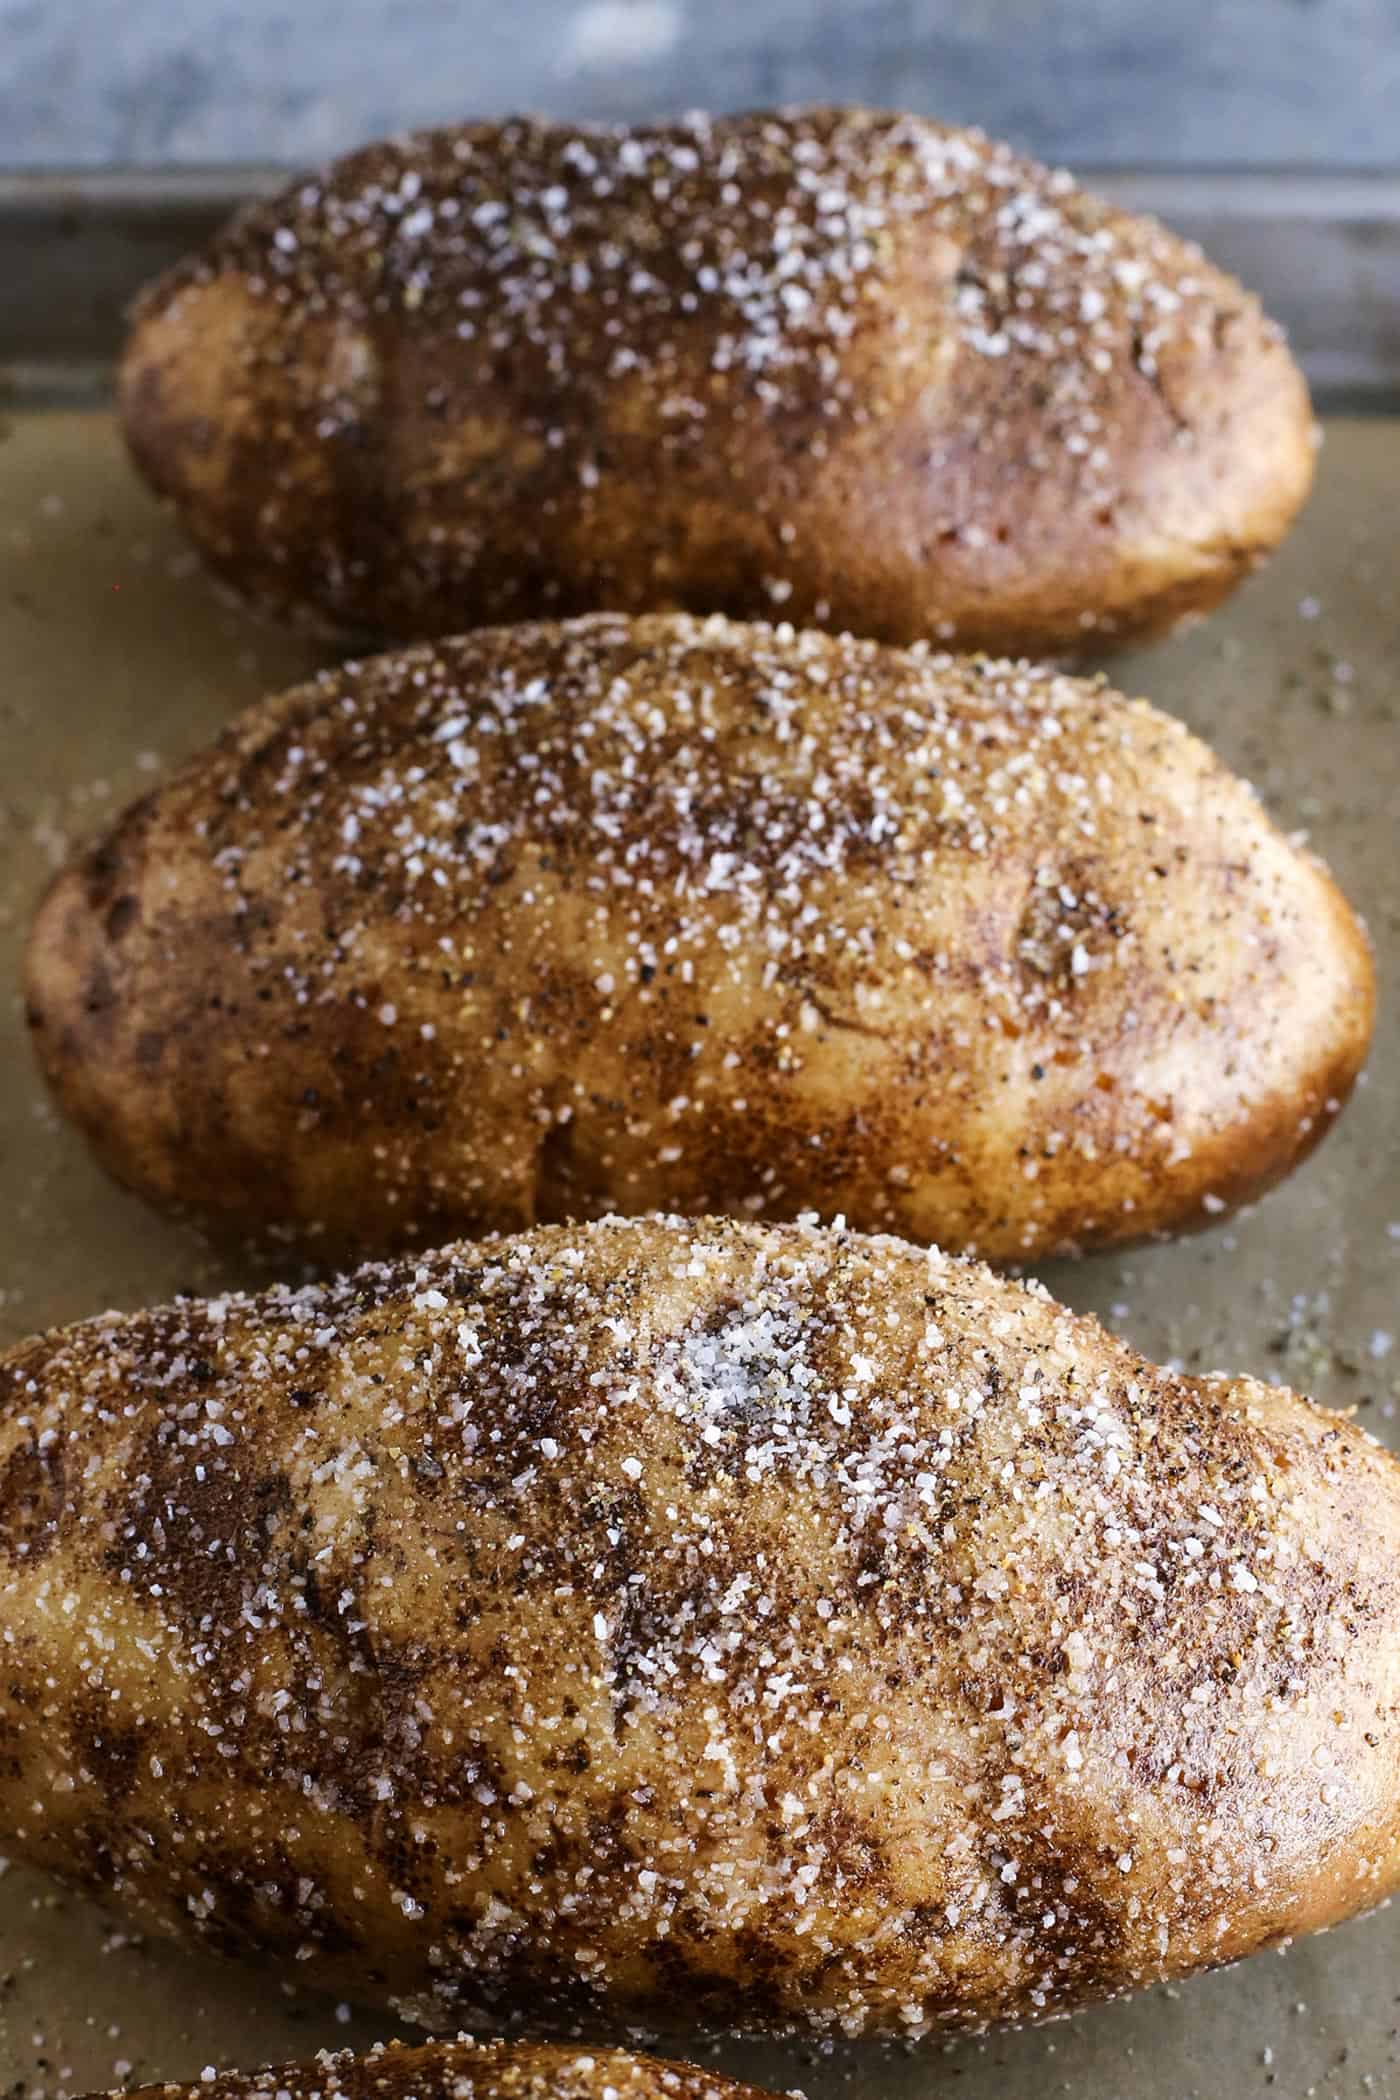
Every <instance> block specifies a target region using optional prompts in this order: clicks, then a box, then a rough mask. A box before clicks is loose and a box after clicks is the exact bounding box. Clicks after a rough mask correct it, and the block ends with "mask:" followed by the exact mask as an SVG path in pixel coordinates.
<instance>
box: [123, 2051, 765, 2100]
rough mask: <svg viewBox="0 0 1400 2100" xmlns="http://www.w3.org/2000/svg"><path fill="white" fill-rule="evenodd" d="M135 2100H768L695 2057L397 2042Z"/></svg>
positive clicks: (140, 2091) (226, 2075)
mask: <svg viewBox="0 0 1400 2100" xmlns="http://www.w3.org/2000/svg"><path fill="white" fill-rule="evenodd" d="M123 2090H124V2091H125V2092H127V2093H129V2094H131V2096H132V2100H772V2096H771V2095H769V2094H766V2093H763V2092H761V2091H760V2090H759V2089H758V2088H757V2087H755V2086H751V2085H739V2084H736V2083H735V2081H734V2080H733V2079H732V2078H725V2077H723V2076H722V2075H721V2074H720V2073H719V2072H718V2071H711V2070H704V2069H702V2068H701V2067H700V2066H698V2065H696V2064H676V2063H663V2062H662V2061H660V2060H659V2059H658V2058H657V2057H654V2056H635V2055H633V2054H632V2053H631V2052H630V2051H627V2050H623V2049H592V2050H583V2049H568V2048H560V2047H551V2046H549V2045H548V2044H547V2043H536V2042H516V2043H502V2042H476V2041H472V2040H469V2039H467V2038H466V2037H465V2036H461V2037H459V2038H458V2039H457V2040H456V2041H455V2042H430V2043H427V2044H425V2045H424V2046H423V2047H422V2048H418V2049H407V2048H403V2047H401V2046H399V2045H398V2044H394V2045H392V2046H391V2047H389V2048H380V2049H371V2050H369V2051H367V2052H366V2053H365V2054H364V2055H363V2056H355V2055H352V2054H351V2053H350V2052H349V2051H348V2050H337V2051H334V2052H332V2051H330V2050H322V2052H321V2053H320V2055H319V2056H317V2057H316V2058H315V2060H314V2061H313V2062H310V2063H300V2064H273V2065H270V2066H268V2068H267V2069H265V2070H261V2071H225V2072H223V2073H221V2074H220V2075H219V2076H217V2077H215V2076H213V2075H212V2074H211V2073H210V2072H206V2073H205V2075H204V2077H203V2078H202V2079H200V2080H199V2081H198V2083H196V2084H193V2085H178V2084H167V2085H146V2086H138V2087H135V2088H132V2087H130V2086H127V2087H125V2088H124V2089H123Z"/></svg>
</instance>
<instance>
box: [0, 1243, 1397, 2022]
mask: <svg viewBox="0 0 1400 2100" xmlns="http://www.w3.org/2000/svg"><path fill="white" fill-rule="evenodd" d="M0 1378H2V1379H3V1383H4V1387H5V1394H4V1407H3V1416H0V1482H3V1489H2V1490H0V1493H2V1494H3V1500H2V1501H0V1548H2V1549H3V1556H4V1579H3V1584H0V1643H3V1647H4V1654H5V1669H4V1672H3V1679H0V1742H3V1748H4V1762H3V1764H2V1765H0V1831H3V1833H4V1838H5V1842H6V1844H7V1846H13V1848H14V1849H15V1850H17V1851H18V1852H20V1853H21V1854H22V1855H24V1856H26V1857H28V1858H32V1859H34V1860H36V1861H38V1862H39V1863H41V1864H45V1865H48V1866H50V1867H53V1868H55V1869H57V1870H59V1871H60V1872H62V1873H66V1874H68V1875H70V1876H72V1877H75V1878H76V1879H78V1880H80V1881H83V1882H86V1883H90V1884H93V1885H96V1886H98V1887H102V1888H105V1889H107V1890H109V1891H110V1892H111V1893H112V1894H114V1895H115V1896H117V1897H119V1898H120V1899H121V1900H122V1901H123V1902H124V1903H126V1904H127V1905H129V1906H130V1907H131V1908H132V1909H133V1910H134V1911H135V1912H136V1913H137V1914H138V1915H139V1916H141V1917H144V1918H147V1919H150V1920H153V1921H155V1922H157V1923H159V1924H162V1925H166V1926H173V1927H176V1928H179V1929H183V1930H187V1931H194V1932H197V1933H200V1934H202V1935H204V1936H205V1937H207V1938H208V1939H209V1940H211V1941H212V1942H213V1943H214V1944H215V1945H217V1946H220V1947H222V1948H225V1949H229V1950H237V1949H240V1948H249V1947H252V1946H263V1947H267V1948H270V1949H272V1950H273V1951H274V1952H278V1953H280V1954H281V1955H283V1956H284V1957H285V1958H287V1959H290V1960H295V1961H297V1962H300V1963H302V1964H304V1968H303V1971H302V1973H303V1974H304V1975H305V1976H306V1978H307V1980H308V1981H316V1980H320V1981H324V1982H328V1983H331V1984H332V1985H334V1986H335V1987H337V1988H341V1989H344V1991H345V1992H346V1994H347V1995H348V1996H350V1997H353V1998H357V1999H359V2000H361V2001H362V2002H368V2001H375V2000H377V2001H381V2002H382V2001H386V2000H387V2001H390V2002H392V2003H393V2004H395V2005H396V2006H397V2007H398V2008H400V2009H401V2010H404V2011H406V2012H407V2013H408V2014H409V2016H411V2017H414V2018H417V2019H420V2020H421V2021H423V2022H424V2023H425V2024H430V2025H431V2024H437V2025H453V2024H456V2023H457V2022H458V2021H459V2020H460V2019H461V2018H463V2017H464V2016H467V2017H476V2016H478V2015H483V2016H485V2017H487V2018H489V2019H490V2020H491V2021H492V2022H493V2023H500V2022H504V2021H507V2020H509V2019H510V2018H511V2017H512V2016H515V2015H524V2016H528V2017H529V2018H530V2019H532V2020H535V2021H539V2020H541V2019H543V2018H546V2017H548V2016H550V2015H553V2016H557V2017H559V2018H563V2019H585V2020H586V2019H589V2018H592V2019H595V2020H602V2019H607V2020H608V2021H610V2022H612V2023H613V2024H614V2027H616V2025H617V2023H626V2022H635V2021H645V2022H649V2023H655V2024H658V2025H661V2026H663V2027H664V2026H667V2025H671V2026H691V2027H693V2026H695V2025H696V2024H713V2025H721V2026H726V2025H734V2026H739V2027H760V2028H761V2027H772V2028H776V2029H778V2030H786V2029H789V2028H793V2027H802V2026H806V2027H812V2028H816V2029H819V2030H829V2031H840V2032H844V2033H847V2034H861V2033H879V2032H903V2033H908V2034H919V2033H922V2032H924V2031H926V2030H928V2029H930V2028H939V2027H944V2026H954V2027H967V2026H974V2025H977V2024H979V2023H982V2022H985V2021H989V2020H1003V2019H1008V2018H1023V2017H1041V2016H1044V2015H1047V2014H1051V2013H1054V2012H1057V2011H1060V2010H1064V2009H1066V2008H1069V2007H1072V2006H1075V2005H1078V2004H1080V2003H1083V2002H1084V2001H1086V2000H1089V1999H1092V1998H1095V1997H1100V1996H1105V1995H1109V1994H1113V1993H1116V1992H1119V1991H1122V1990H1125V1989H1128V1988H1130V1987H1132V1986H1134V1985H1139V1984H1143V1983H1146V1982H1148V1981H1150V1980H1154V1979H1158V1978H1162V1977H1171V1976H1176V1975H1180V1974H1183V1973H1185V1972H1188V1971H1190V1970H1193V1969H1196V1968H1198V1967H1201V1966H1203V1965H1205V1964H1209V1963H1212V1962H1217V1961H1221V1960H1225V1959H1228V1958H1231V1957H1233V1956H1236V1955H1239V1954H1243V1953H1247V1952H1249V1951H1251V1950H1252V1949H1254V1948H1256V1947H1259V1946H1261V1945H1264V1944H1267V1943H1268V1942H1270V1941H1272V1940H1274V1939H1276V1938H1278V1937H1279V1936H1280V1935H1283V1934H1286V1933H1292V1932H1297V1931H1300V1930H1304V1929H1307V1928H1309V1927H1315V1926H1319V1925H1322V1924H1326V1923H1330V1922H1333V1921H1334V1920H1336V1919H1337V1918H1338V1917H1341V1916H1344V1915H1347V1914H1349V1913H1350V1912H1352V1911H1355V1910H1358V1909H1361V1908H1364V1907H1365V1906H1367V1905H1368V1904H1371V1903H1373V1902H1375V1901H1377V1900H1379V1899H1380V1898H1381V1897H1383V1896H1384V1895H1385V1894H1387V1893H1388V1892H1389V1891H1390V1890H1391V1889H1393V1888H1394V1887H1395V1886H1396V1884H1397V1881H1400V1554H1398V1553H1397V1546H1398V1545H1400V1470H1397V1467H1396V1462H1395V1460H1394V1459H1393V1458H1392V1457H1391V1456H1390V1455H1389V1454H1387V1453H1386V1452H1385V1451H1384V1450H1382V1448H1381V1447H1380V1446H1379V1445H1377V1444H1375V1443H1373V1442H1372V1441H1371V1440H1370V1439H1369V1438H1368V1437H1367V1436H1365V1435H1364V1434H1363V1433H1362V1432H1361V1431H1360V1430H1358V1429H1357V1428H1355V1427H1354V1426H1353V1425H1352V1424H1351V1423H1349V1422H1347V1421H1344V1420H1341V1419H1339V1418H1337V1417H1335V1416H1331V1415H1328V1414H1326V1413H1324V1412H1322V1411H1320V1410H1316V1409H1314V1408H1312V1407H1311V1406H1310V1405H1309V1403H1307V1402H1305V1401H1302V1400H1299V1399H1297V1398H1296V1397H1294V1396H1293V1395H1291V1394H1289V1393H1286V1392H1283V1391H1280V1390H1277V1389H1274V1388H1270V1387H1266V1386H1264V1385H1260V1384H1257V1383H1255V1382H1253V1381H1251V1380H1248V1379H1239V1380H1234V1381H1231V1380H1226V1379H1195V1378H1187V1377H1184V1376H1180V1375H1177V1374H1174V1373H1171V1372H1167V1371H1161V1370H1157V1369H1155V1368H1153V1367H1151V1366H1149V1365H1148V1364H1146V1363H1145V1362H1143V1360H1142V1359H1141V1358H1139V1357H1138V1356H1136V1355H1135V1354H1134V1352H1132V1351H1131V1350H1130V1349H1128V1348H1127V1347H1126V1346H1124V1345H1123V1344H1121V1343H1119V1342H1117V1341H1115V1340H1113V1339H1112V1338H1111V1337H1109V1336H1108V1335H1107V1334H1105V1333H1104V1331H1103V1330H1102V1329H1101V1328H1100V1327H1099V1326H1098V1325H1097V1324H1096V1323H1095V1322H1093V1321H1092V1320H1088V1319H1084V1318H1079V1317H1076V1316H1075V1315H1073V1314H1071V1313H1069V1312H1067V1311H1065V1310H1064V1309H1063V1308H1062V1307H1060V1306H1058V1305H1056V1304H1055V1303H1054V1301H1053V1300H1051V1299H1050V1298H1049V1297H1048V1296H1047V1295H1046V1294H1045V1293H1044V1292H1043V1291H1041V1290H1039V1289H1038V1288H1026V1287H1023V1286H1020V1285H1017V1284H1013V1283H1010V1282H1006V1281H1002V1280H999V1279H997V1278H996V1277H994V1276H993V1275H992V1274H991V1272H990V1271H988V1270H986V1269H984V1268H982V1267H980V1266H979V1265H977V1264H975V1263H968V1262H960V1261H955V1260H952V1259H950V1258H948V1257H946V1256H944V1255H942V1254H939V1253H937V1252H932V1251H921V1250H918V1249H915V1248H912V1247H909V1246H908V1245H906V1244H904V1243H902V1242H899V1241H895V1240H890V1239H870V1238H864V1237H862V1236H859V1235H854V1234H848V1233H845V1232H841V1231H825V1230H821V1229H818V1228H816V1227H809V1226H802V1225H797V1226H790V1227H784V1228H774V1227H764V1226H756V1225H737V1224H725V1223H718V1222H709V1223H701V1224H698V1225H690V1224H686V1223H685V1222H683V1221H680V1220H651V1221H642V1222H634V1223H628V1222H618V1221H612V1222H607V1223H601V1224H596V1225H592V1226H580V1227H573V1228H547V1229H542V1230H540V1231H537V1232H535V1233H533V1234H528V1235H524V1236H521V1237H519V1238H516V1239H510V1240H504V1241H499V1242H494V1243H487V1244H478V1245H475V1246H467V1245H463V1246H459V1247H456V1248H449V1249H446V1250H444V1251H442V1252H440V1253H437V1254H434V1255H431V1256H427V1257H424V1258H423V1259H422V1260H421V1261H418V1262H414V1261H411V1260H410V1261H407V1262H405V1263H403V1264H401V1265H399V1266H397V1267H370V1268H367V1269H364V1270H362V1271H361V1272H360V1273H359V1274H358V1275H356V1276H352V1277H350V1278H348V1279H346V1280H344V1281H342V1282H339V1283H337V1284H334V1285H331V1286H324V1287H319V1288H318V1287H306V1288H304V1289H301V1290H297V1291H293V1290H290V1289H287V1288H286V1287H279V1288H277V1289H274V1290H272V1291H270V1292H268V1293H267V1294H265V1295H263V1296H261V1297H258V1298H246V1297H236V1296H227V1297H225V1298H222V1299H219V1300H215V1301H210V1302H200V1301H195V1300H190V1301H185V1302H181V1303H177V1304H176V1305H174V1306H172V1307H168V1308H166V1309H165V1310H161V1311H153V1312H148V1313H141V1314H136V1315H133V1316H130V1317H127V1318H121V1317H118V1316H116V1315H109V1316H106V1317H104V1318H101V1319H98V1320H95V1321H90V1322H88V1323H86V1324H84V1325H82V1326H79V1327H76V1328H71V1329H68V1330H66V1331H61V1332H58V1333H56V1334H54V1335H51V1336H48V1337H45V1338H41V1339H39V1340H37V1341H34V1342H31V1343H28V1344H24V1345H21V1347H20V1348H18V1349H17V1350H15V1351H14V1352H12V1353H11V1354H10V1355H9V1356H7V1357H6V1358H5V1359H4V1360H3V1366H2V1367H0Z"/></svg>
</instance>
